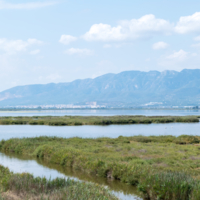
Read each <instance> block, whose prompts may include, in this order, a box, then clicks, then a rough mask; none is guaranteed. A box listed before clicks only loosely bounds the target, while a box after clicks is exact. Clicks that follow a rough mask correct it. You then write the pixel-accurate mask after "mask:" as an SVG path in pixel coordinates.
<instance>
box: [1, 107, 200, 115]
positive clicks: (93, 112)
mask: <svg viewBox="0 0 200 200" xmlns="http://www.w3.org/2000/svg"><path fill="white" fill-rule="evenodd" d="M46 115H52V116H64V115H79V116H113V115H146V116H155V115H157V116H161V115H173V116H175V115H176V116H182V115H200V110H133V109H132V110H122V109H119V110H117V109H113V110H112V109H108V110H106V109H105V110H104V109H102V110H46V111H45V110H35V111H0V116H46Z"/></svg>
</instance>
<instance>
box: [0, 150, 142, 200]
mask: <svg viewBox="0 0 200 200" xmlns="http://www.w3.org/2000/svg"><path fill="white" fill-rule="evenodd" d="M0 165H3V166H5V167H8V168H9V169H10V170H11V171H13V172H16V173H22V172H28V173H31V174H33V175H34V176H35V177H37V176H40V177H46V178H48V179H49V178H51V179H54V178H56V177H66V178H71V179H75V180H78V181H88V182H93V183H98V184H101V185H105V186H108V188H109V189H110V190H111V191H112V192H113V193H114V194H115V195H116V196H117V197H118V198H119V199H122V200H141V198H140V197H139V195H138V192H137V189H136V188H135V187H133V186H130V185H127V184H125V183H121V182H120V181H116V180H109V179H106V178H101V177H95V176H91V175H89V174H86V173H82V172H80V171H77V170H72V169H71V168H66V167H62V166H59V165H54V164H49V163H47V162H45V161H43V160H41V159H34V158H32V159H30V158H28V157H27V156H22V155H16V154H13V153H0Z"/></svg>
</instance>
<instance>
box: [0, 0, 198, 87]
mask: <svg viewBox="0 0 200 200" xmlns="http://www.w3.org/2000/svg"><path fill="white" fill-rule="evenodd" d="M0 18H1V31H0V69H1V73H0V83H1V84H0V91H2V90H5V89H8V88H10V87H14V86H17V85H27V84H37V83H38V84H40V83H42V84H45V83H50V82H55V83H58V82H69V81H73V80H75V79H84V78H95V77H97V76H99V75H102V74H105V73H119V72H121V71H125V70H141V71H150V70H158V71H164V70H176V71H181V70H182V69H184V68H188V69H196V68H200V1H194V0H190V1H188V0H187V1H186V0H185V1H184V0H182V1H179V0H176V1H172V0H168V1H166V0H151V1H149V0H141V1H137V2H136V1H132V0H127V1H122V0H115V1H111V0H101V1H94V0H93V1H92V0H84V1H83V0H73V1H72V0H60V1H56V0H55V1H42V0H41V1H36V0H35V1H34V0H32V1H23V0H17V1H16V0H15V1H14V0H5V1H1V0H0Z"/></svg>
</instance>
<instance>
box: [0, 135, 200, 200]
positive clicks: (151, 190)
mask: <svg viewBox="0 0 200 200" xmlns="http://www.w3.org/2000/svg"><path fill="white" fill-rule="evenodd" d="M199 141H200V136H187V135H182V136H179V137H175V136H149V137H145V136H132V137H123V136H119V137H118V138H115V139H113V138H97V139H82V138H77V137H76V138H69V139H65V138H57V137H36V138H23V139H10V140H7V141H4V140H3V141H1V142H0V149H1V151H11V152H16V153H19V154H27V155H30V156H35V157H40V158H43V159H45V160H48V162H49V163H54V164H58V165H62V166H63V167H64V166H70V167H72V168H73V169H76V170H81V171H83V172H86V173H91V174H93V175H95V176H101V177H109V178H113V179H117V180H120V181H122V182H124V183H128V184H131V185H138V189H139V190H140V191H141V192H142V193H143V195H144V196H145V197H146V198H150V199H153V200H154V199H155V200H156V199H163V200H165V199H166V200H169V199H172V200H175V199H183V200H184V199H185V200H198V199H200V190H199V189H200V186H199V181H198V180H200V174H199V173H200V162H199V160H200V154H199V149H200V144H199ZM183 144H184V145H183ZM193 177H195V179H194V178H193ZM197 197H198V198H197Z"/></svg>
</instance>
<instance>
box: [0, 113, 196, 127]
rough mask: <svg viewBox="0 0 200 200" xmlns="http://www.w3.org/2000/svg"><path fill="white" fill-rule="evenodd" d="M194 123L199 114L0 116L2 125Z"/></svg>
mask: <svg viewBox="0 0 200 200" xmlns="http://www.w3.org/2000/svg"><path fill="white" fill-rule="evenodd" d="M172 122H182V123H194V122H199V119H198V116H182V117H180V116H142V115H135V116H134V115H132V116H64V117H61V116H34V117H0V124H1V125H9V124H10V125H16V124H21V125H22V124H30V125H49V126H79V125H110V124H151V123H172Z"/></svg>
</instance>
